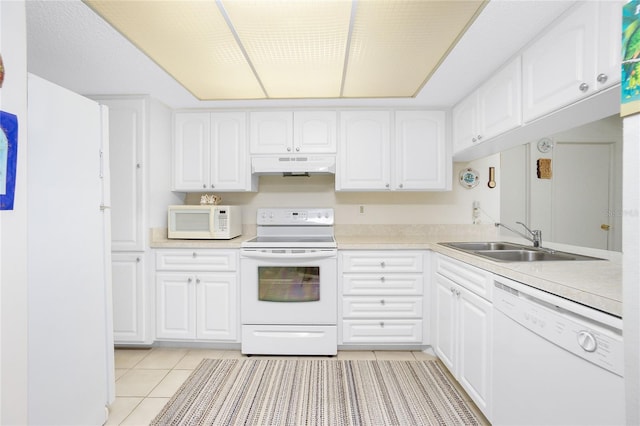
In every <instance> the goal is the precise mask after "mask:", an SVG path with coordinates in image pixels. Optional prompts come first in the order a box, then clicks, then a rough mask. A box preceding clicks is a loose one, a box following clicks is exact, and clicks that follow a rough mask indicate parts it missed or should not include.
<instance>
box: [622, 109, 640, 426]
mask: <svg viewBox="0 0 640 426" xmlns="http://www.w3.org/2000/svg"><path fill="white" fill-rule="evenodd" d="M639 142H640V115H639V114H635V115H633V116H630V117H628V118H625V119H624V159H623V161H624V167H623V173H624V180H625V182H633V184H631V185H624V204H623V212H624V215H623V218H622V220H623V223H622V226H623V227H624V234H623V240H622V252H623V253H624V256H623V270H622V289H623V290H622V299H623V300H624V303H623V304H622V317H623V318H624V325H623V335H624V348H625V353H624V356H625V370H624V376H625V386H626V388H625V390H626V392H627V395H626V398H625V401H626V403H627V424H628V425H638V424H640V309H639V308H640V286H638V280H640V278H639V277H640V186H638V185H637V184H635V182H636V181H637V169H638V165H639V164H640V143H639Z"/></svg>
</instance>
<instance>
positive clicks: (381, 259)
mask: <svg viewBox="0 0 640 426" xmlns="http://www.w3.org/2000/svg"><path fill="white" fill-rule="evenodd" d="M423 259H424V256H423V253H422V252H417V251H394V252H387V251H384V252H379V251H354V252H343V253H342V271H343V272H422V271H423V268H424V265H423V263H424V262H423Z"/></svg>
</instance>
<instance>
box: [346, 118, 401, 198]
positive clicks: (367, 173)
mask: <svg viewBox="0 0 640 426" xmlns="http://www.w3.org/2000/svg"><path fill="white" fill-rule="evenodd" d="M390 127H391V113H390V112H389V111H345V112H342V113H340V152H339V155H338V170H337V171H336V190H338V191H340V190H355V191H357V190H362V191H367V190H368V191H375V190H378V191H384V190H388V189H391V172H390V170H391V147H390Z"/></svg>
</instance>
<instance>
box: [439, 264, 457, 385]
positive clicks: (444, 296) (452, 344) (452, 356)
mask: <svg viewBox="0 0 640 426" xmlns="http://www.w3.org/2000/svg"><path fill="white" fill-rule="evenodd" d="M435 277H436V288H435V297H434V299H435V300H434V309H435V318H437V319H436V321H435V324H436V325H435V333H434V335H435V342H434V343H435V345H434V350H435V352H436V355H438V358H440V360H441V361H442V362H443V363H444V365H446V366H447V368H448V369H449V371H451V372H452V373H454V374H455V373H456V370H455V368H456V362H457V361H456V359H457V356H456V350H457V344H456V340H457V322H458V321H457V313H458V310H457V303H456V296H455V291H456V289H457V288H458V286H457V285H455V284H454V283H453V282H451V281H450V280H449V279H447V278H445V277H443V276H442V275H440V274H436V275H435Z"/></svg>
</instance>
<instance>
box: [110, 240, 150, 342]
mask: <svg viewBox="0 0 640 426" xmlns="http://www.w3.org/2000/svg"><path fill="white" fill-rule="evenodd" d="M144 265H145V262H144V253H135V252H131V253H125V252H117V253H112V254H111V281H112V290H111V294H112V299H113V340H114V343H115V344H132V343H142V344H146V343H151V342H150V341H147V338H148V336H147V333H146V331H147V330H146V321H145V318H146V314H147V306H146V301H147V298H148V295H147V292H146V287H145V279H144V277H145V270H144Z"/></svg>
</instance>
